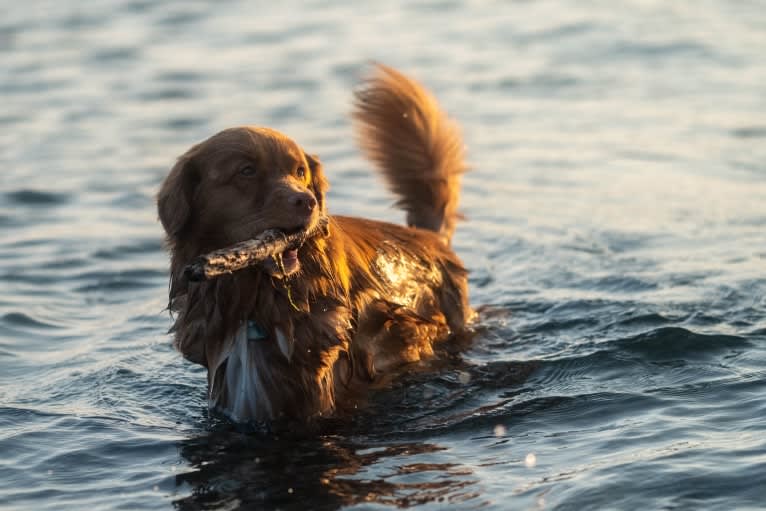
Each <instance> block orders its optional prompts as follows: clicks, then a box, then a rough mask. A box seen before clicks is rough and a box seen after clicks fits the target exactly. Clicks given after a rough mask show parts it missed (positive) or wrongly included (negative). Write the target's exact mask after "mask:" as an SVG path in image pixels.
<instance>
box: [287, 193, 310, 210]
mask: <svg viewBox="0 0 766 511" xmlns="http://www.w3.org/2000/svg"><path fill="white" fill-rule="evenodd" d="M290 205H291V206H292V207H293V208H295V210H296V211H297V212H298V213H301V214H304V215H310V214H311V213H312V212H313V211H314V208H315V207H316V206H317V200H316V198H315V197H314V196H313V195H312V194H310V193H296V194H295V195H293V196H292V197H290Z"/></svg>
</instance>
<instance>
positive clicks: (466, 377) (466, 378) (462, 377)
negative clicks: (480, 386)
mask: <svg viewBox="0 0 766 511" xmlns="http://www.w3.org/2000/svg"><path fill="white" fill-rule="evenodd" d="M457 379H458V381H459V382H460V383H462V384H463V385H466V384H468V383H470V381H471V375H470V374H469V373H467V372H465V371H459V372H458V374H457Z"/></svg>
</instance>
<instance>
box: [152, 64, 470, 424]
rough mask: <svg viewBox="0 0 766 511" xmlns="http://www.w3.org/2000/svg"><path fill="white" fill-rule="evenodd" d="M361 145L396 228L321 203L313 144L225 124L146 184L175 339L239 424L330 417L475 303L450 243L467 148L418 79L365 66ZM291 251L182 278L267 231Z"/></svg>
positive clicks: (216, 404)
mask: <svg viewBox="0 0 766 511" xmlns="http://www.w3.org/2000/svg"><path fill="white" fill-rule="evenodd" d="M353 117H354V120H355V122H356V126H357V131H358V135H359V142H360V145H361V147H362V149H363V151H364V152H365V153H366V154H367V156H368V157H369V158H370V159H371V160H372V161H373V162H374V163H375V164H376V165H377V167H378V168H379V170H380V172H381V174H382V176H383V177H384V179H385V181H386V182H387V184H388V186H389V188H390V189H391V191H392V192H393V193H394V194H396V195H397V197H398V199H399V200H398V204H399V205H400V206H401V207H402V208H403V209H404V210H405V211H406V213H407V223H408V226H400V225H394V224H390V223H384V222H378V221H373V220H368V219H363V218H355V217H347V216H332V215H329V214H328V212H327V205H326V201H325V192H326V191H327V187H328V184H327V181H326V178H325V175H324V171H323V169H322V165H321V163H320V161H319V159H318V158H317V157H316V156H313V155H311V154H308V153H306V152H305V151H304V150H303V149H302V148H301V147H300V146H298V144H297V143H295V142H294V141H293V140H291V139H290V138H288V137H287V136H285V135H283V134H281V133H279V132H277V131H275V130H273V129H269V128H262V127H250V126H246V127H238V128H231V129H227V130H224V131H222V132H220V133H218V134H216V135H213V136H212V137H210V138H209V139H207V140H205V141H203V142H201V143H199V144H197V145H195V146H193V147H192V148H191V149H189V150H188V151H187V152H186V153H185V154H183V155H182V156H181V157H180V158H179V159H178V161H177V163H176V165H175V166H174V167H173V169H172V170H171V171H170V173H169V174H168V176H167V178H166V179H165V181H164V183H163V184H162V187H161V189H160V192H159V195H158V210H159V217H160V220H161V222H162V225H163V227H164V229H165V231H166V234H167V246H168V249H169V252H170V256H171V266H170V291H169V295H170V296H169V300H170V303H169V308H170V310H171V311H172V312H173V313H174V314H175V324H174V326H173V329H172V330H173V332H174V334H175V340H174V344H175V346H176V348H177V349H178V350H179V351H180V352H181V353H182V354H183V355H184V356H185V357H186V358H187V359H189V360H191V361H192V362H195V363H198V364H202V365H204V366H205V367H206V368H207V370H208V388H209V404H210V406H211V407H213V408H215V409H217V410H219V411H221V412H223V413H224V414H226V415H227V416H228V417H229V418H231V419H232V420H234V421H236V422H243V421H251V420H255V421H268V420H273V419H278V418H283V417H284V418H289V419H299V420H310V419H312V418H316V417H319V416H327V415H329V414H332V413H334V412H336V411H337V410H338V409H340V408H342V407H343V405H344V403H345V402H346V401H347V400H349V399H350V397H349V396H351V395H353V394H355V393H358V392H359V391H360V389H364V388H365V387H366V386H368V385H369V384H370V383H373V382H375V381H376V379H379V378H381V377H382V376H384V375H386V374H388V373H391V372H392V371H395V370H396V369H397V368H400V367H402V366H403V365H405V364H408V363H412V362H416V361H418V360H421V359H423V358H426V357H429V356H431V355H432V354H433V345H434V343H438V342H440V341H444V340H445V339H447V338H449V337H450V336H451V335H452V334H454V333H456V332H459V331H461V330H463V329H464V327H465V326H466V323H467V322H468V321H469V319H470V317H471V315H472V311H471V309H470V306H469V304H468V292H467V281H466V270H465V269H464V267H463V264H462V263H461V261H460V259H459V258H458V257H457V255H455V253H454V252H453V251H452V250H451V248H450V240H451V237H452V234H453V231H454V229H455V224H456V222H457V220H458V216H459V215H458V213H457V204H458V195H459V187H460V180H461V175H462V173H463V172H464V170H465V163H464V147H463V142H462V140H461V138H460V134H459V131H458V128H457V126H456V124H455V123H454V122H453V121H452V120H451V119H449V118H448V117H447V116H446V115H445V114H444V113H443V112H442V111H441V110H440V109H439V106H438V104H437V103H436V100H435V99H434V98H433V96H432V95H431V94H430V93H428V92H427V91H426V90H425V89H424V88H423V87H422V86H421V85H420V84H418V83H416V82H415V81H413V80H411V79H409V78H408V77H406V76H404V75H402V74H401V73H399V72H397V71H395V70H393V69H391V68H388V67H385V66H378V67H376V69H375V71H374V72H373V74H372V75H371V76H370V77H369V78H367V79H366V81H365V82H364V83H363V84H362V86H361V87H360V88H359V90H358V91H357V93H356V98H355V110H354V114H353ZM325 217H326V218H327V219H328V220H329V222H328V223H327V227H326V228H324V229H319V230H318V232H317V234H315V235H313V236H311V237H310V238H309V239H307V240H306V241H305V243H303V245H302V246H300V247H299V248H297V249H292V250H286V251H284V252H283V253H281V254H278V255H276V256H274V257H272V258H271V259H269V260H267V261H266V262H265V263H263V264H260V265H258V266H255V267H251V268H247V269H244V270H241V271H238V272H235V273H232V274H230V275H225V276H222V277H219V278H217V279H215V280H211V281H204V282H190V281H188V280H187V279H185V277H184V267H185V266H186V265H187V264H188V263H189V262H190V261H191V260H192V259H194V258H195V257H196V256H198V255H200V254H203V253H206V252H210V251H212V250H215V249H219V248H221V247H226V246H228V245H231V244H234V243H237V242H240V241H243V240H246V239H249V238H252V237H253V236H255V235H257V234H258V233H261V232H263V231H264V230H267V229H279V230H281V231H283V232H285V233H294V232H302V231H306V232H314V231H315V230H316V229H315V227H316V225H317V224H318V223H319V221H320V219H321V218H325Z"/></svg>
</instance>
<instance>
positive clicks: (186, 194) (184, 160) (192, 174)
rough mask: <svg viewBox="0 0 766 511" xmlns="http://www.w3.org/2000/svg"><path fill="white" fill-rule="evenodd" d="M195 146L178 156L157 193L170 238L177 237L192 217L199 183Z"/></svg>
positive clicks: (160, 213)
mask: <svg viewBox="0 0 766 511" xmlns="http://www.w3.org/2000/svg"><path fill="white" fill-rule="evenodd" d="M194 149H195V148H192V149H191V150H189V151H188V152H187V153H186V154H184V155H183V156H181V157H180V158H178V161H177V162H176V164H175V165H174V166H173V168H172V169H171V171H170V173H169V174H168V177H166V178H165V182H164V183H162V187H161V188H160V192H159V193H158V194H157V211H158V212H159V216H160V222H162V227H164V228H165V232H167V233H168V238H170V239H177V238H178V237H179V236H181V235H182V233H183V231H184V229H185V228H186V227H187V225H188V224H189V220H190V219H191V205H192V199H193V197H194V192H195V190H196V188H197V185H198V184H199V173H198V172H197V169H196V167H195V166H194V162H193V161H192V154H193V151H194Z"/></svg>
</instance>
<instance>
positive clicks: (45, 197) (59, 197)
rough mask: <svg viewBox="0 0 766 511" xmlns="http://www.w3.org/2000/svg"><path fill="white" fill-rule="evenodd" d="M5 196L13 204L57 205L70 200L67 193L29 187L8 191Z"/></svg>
mask: <svg viewBox="0 0 766 511" xmlns="http://www.w3.org/2000/svg"><path fill="white" fill-rule="evenodd" d="M5 198H6V200H7V201H8V202H10V203H12V204H18V205H29V206H55V205H58V204H64V203H66V202H67V201H68V200H69V196H68V195H67V194H63V193H56V192H46V191H42V190H27V189H22V190H16V191H15V192H8V193H6V194H5Z"/></svg>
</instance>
